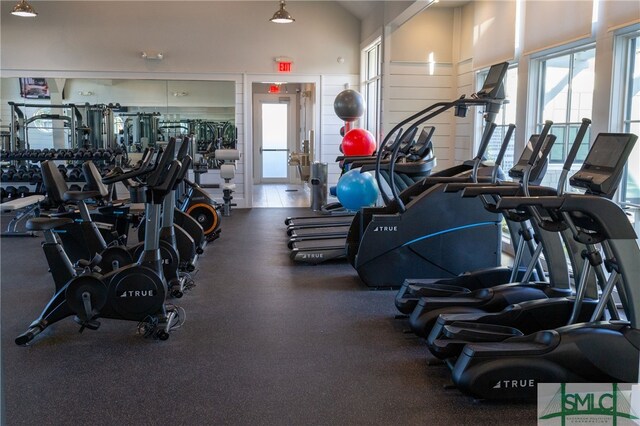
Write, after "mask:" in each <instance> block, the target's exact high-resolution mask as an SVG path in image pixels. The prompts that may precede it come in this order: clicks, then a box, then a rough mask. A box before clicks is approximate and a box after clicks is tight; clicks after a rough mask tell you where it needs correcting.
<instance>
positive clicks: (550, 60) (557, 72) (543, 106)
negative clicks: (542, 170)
mask: <svg viewBox="0 0 640 426" xmlns="http://www.w3.org/2000/svg"><path fill="white" fill-rule="evenodd" d="M595 53H596V52H595V48H594V47H592V46H591V47H588V48H582V49H576V50H573V51H571V52H565V53H562V54H558V55H554V56H548V57H546V58H543V59H542V60H541V61H540V62H539V64H540V68H539V71H540V74H539V75H540V80H539V92H538V93H539V94H538V100H539V103H538V114H537V126H536V128H537V131H540V130H541V129H542V126H543V123H544V121H545V120H552V121H553V123H554V125H553V127H552V130H551V133H553V134H554V135H556V137H557V139H556V142H555V144H554V146H553V149H552V151H551V155H550V162H551V167H549V169H548V170H547V174H546V177H545V179H544V181H543V184H544V185H548V186H552V187H555V186H556V185H557V182H558V178H559V175H560V170H561V167H562V163H563V162H564V160H565V159H566V157H567V154H568V152H569V149H570V148H571V144H572V143H573V140H574V139H575V136H576V133H577V131H578V128H579V127H580V123H581V121H582V119H583V118H591V113H592V106H593V87H594V82H595ZM589 140H590V134H589V133H587V134H586V135H585V138H584V140H583V141H582V145H581V148H580V151H578V155H577V156H576V159H575V161H574V167H573V169H578V168H579V167H580V165H581V164H582V161H584V159H585V157H586V154H587V152H588V150H589Z"/></svg>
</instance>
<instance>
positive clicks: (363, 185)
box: [336, 170, 379, 211]
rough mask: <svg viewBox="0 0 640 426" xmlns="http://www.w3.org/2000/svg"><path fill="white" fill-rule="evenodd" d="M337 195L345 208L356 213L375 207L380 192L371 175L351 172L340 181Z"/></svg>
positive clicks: (357, 171) (358, 171) (356, 171)
mask: <svg viewBox="0 0 640 426" xmlns="http://www.w3.org/2000/svg"><path fill="white" fill-rule="evenodd" d="M336 194H337V195H338V200H339V201H340V203H341V204H342V206H343V207H344V208H346V209H347V210H354V211H355V210H359V209H361V208H362V207H369V206H372V205H374V204H375V203H376V201H377V200H378V195H379V191H378V185H376V180H375V179H374V178H373V176H372V175H371V174H370V173H368V172H364V173H360V170H350V171H348V172H347V173H345V174H344V175H342V177H341V178H340V180H339V181H338V185H337V186H336Z"/></svg>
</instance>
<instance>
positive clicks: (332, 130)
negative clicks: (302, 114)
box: [316, 74, 360, 186]
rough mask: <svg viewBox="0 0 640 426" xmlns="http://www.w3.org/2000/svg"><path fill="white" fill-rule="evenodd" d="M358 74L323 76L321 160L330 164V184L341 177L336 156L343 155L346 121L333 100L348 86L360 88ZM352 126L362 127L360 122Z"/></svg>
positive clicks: (321, 95) (321, 90)
mask: <svg viewBox="0 0 640 426" xmlns="http://www.w3.org/2000/svg"><path fill="white" fill-rule="evenodd" d="M358 80H359V78H358V76H357V75H353V74H347V75H331V76H322V77H321V80H320V81H321V83H320V84H321V88H320V98H321V99H320V102H319V103H320V115H321V118H320V119H321V126H322V130H321V132H320V135H316V137H320V161H321V162H323V163H327V164H328V165H329V180H328V183H329V186H332V185H335V184H336V183H337V182H338V178H339V177H340V167H339V166H338V163H336V157H337V156H339V155H342V154H341V153H340V150H339V148H338V147H339V146H340V143H341V142H342V137H341V136H340V128H341V127H342V126H344V122H343V121H342V120H340V119H339V118H338V117H337V116H336V114H335V112H334V110H333V101H334V100H335V98H336V95H337V94H338V93H340V92H341V91H343V90H344V89H345V88H347V85H348V87H349V88H351V89H354V90H359V83H358ZM353 124H354V126H352V127H360V126H359V125H358V124H359V123H358V122H357V121H356V122H355V123H353Z"/></svg>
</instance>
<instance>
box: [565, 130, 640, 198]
mask: <svg viewBox="0 0 640 426" xmlns="http://www.w3.org/2000/svg"><path fill="white" fill-rule="evenodd" d="M637 139H638V137H637V136H636V135H634V134H632V133H600V134H598V136H597V137H596V140H595V141H594V142H593V145H592V146H591V149H590V150H589V153H588V154H587V158H586V159H585V160H584V164H583V165H582V168H581V169H580V170H578V172H577V173H576V174H574V175H573V176H571V179H570V180H569V183H571V186H573V187H576V188H584V189H586V190H587V193H590V194H594V195H600V196H603V197H606V198H609V199H611V198H612V197H613V195H614V194H615V192H616V189H617V188H618V185H619V184H620V180H621V179H622V174H623V171H624V166H625V164H626V161H627V158H628V157H629V154H630V153H631V150H633V146H634V145H635V143H636V140H637Z"/></svg>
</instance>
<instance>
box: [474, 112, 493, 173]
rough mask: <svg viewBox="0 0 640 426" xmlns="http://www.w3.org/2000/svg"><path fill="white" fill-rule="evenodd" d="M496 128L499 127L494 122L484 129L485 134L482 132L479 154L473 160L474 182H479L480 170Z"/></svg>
mask: <svg viewBox="0 0 640 426" xmlns="http://www.w3.org/2000/svg"><path fill="white" fill-rule="evenodd" d="M496 127H498V125H497V124H496V123H494V122H491V123H489V125H488V126H487V127H485V128H484V132H482V139H481V140H480V146H479V147H478V153H477V155H476V156H475V158H474V159H473V169H472V170H471V181H472V182H477V181H478V168H479V167H480V164H481V163H482V159H483V158H484V154H485V153H486V152H487V148H488V147H489V142H491V137H492V136H493V132H494V131H495V130H496Z"/></svg>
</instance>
